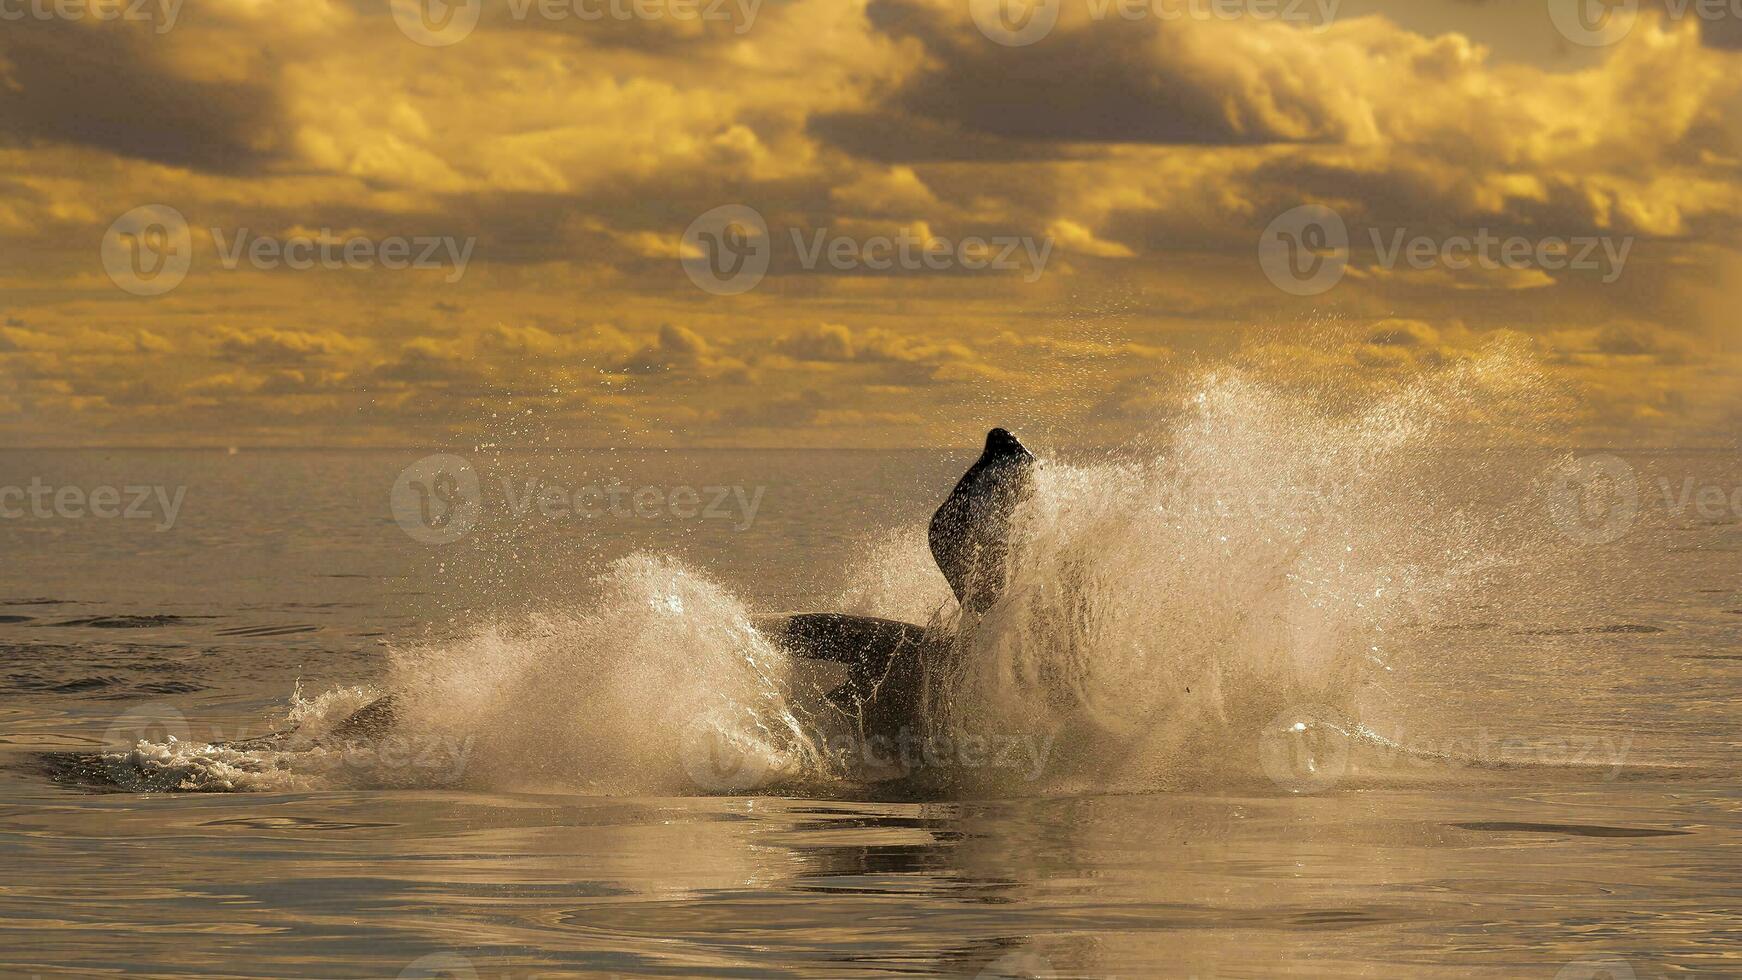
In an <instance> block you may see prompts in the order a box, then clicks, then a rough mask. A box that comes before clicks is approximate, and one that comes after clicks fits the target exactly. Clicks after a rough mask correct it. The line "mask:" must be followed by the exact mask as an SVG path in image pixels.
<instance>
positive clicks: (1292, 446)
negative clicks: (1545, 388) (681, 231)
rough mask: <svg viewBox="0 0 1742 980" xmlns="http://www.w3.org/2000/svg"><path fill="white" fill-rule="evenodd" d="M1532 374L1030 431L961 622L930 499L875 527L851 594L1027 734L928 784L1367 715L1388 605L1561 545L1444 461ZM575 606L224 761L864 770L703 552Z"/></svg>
mask: <svg viewBox="0 0 1742 980" xmlns="http://www.w3.org/2000/svg"><path fill="white" fill-rule="evenodd" d="M1538 384H1539V375H1538V374H1537V373H1536V371H1535V369H1534V367H1533V365H1531V363H1530V362H1529V361H1528V359H1526V358H1523V357H1522V356H1520V355H1519V354H1518V353H1517V352H1515V351H1508V350H1505V349H1496V350H1494V351H1491V352H1489V353H1488V354H1486V355H1484V356H1482V357H1478V358H1473V359H1470V360H1465V361H1459V362H1455V363H1451V364H1448V365H1444V366H1442V367H1440V368H1438V369H1436V370H1432V371H1429V372H1426V373H1424V374H1419V375H1412V376H1411V377H1410V378H1409V379H1407V380H1400V381H1398V382H1397V383H1395V384H1394V385H1392V386H1390V387H1389V388H1387V389H1384V390H1375V389H1372V388H1367V389H1363V391H1362V392H1361V397H1360V398H1359V399H1351V398H1350V397H1349V396H1348V394H1347V392H1346V391H1345V390H1342V389H1337V388H1333V387H1332V386H1326V387H1325V388H1324V389H1317V390H1315V389H1305V390H1303V389H1301V388H1298V387H1295V388H1284V387H1281V386H1278V385H1276V384H1275V383H1270V382H1261V381H1259V380H1255V378H1254V377H1253V376H1251V375H1249V374H1246V373H1243V372H1241V371H1239V370H1235V369H1221V370H1217V371H1213V372H1210V373H1207V374H1205V375H1203V376H1202V377H1201V378H1200V379H1199V381H1198V382H1197V383H1196V384H1195V385H1193V386H1190V387H1189V388H1188V389H1186V391H1185V393H1184V395H1183V396H1182V398H1181V399H1180V404H1179V406H1178V407H1177V408H1176V409H1175V410H1174V411H1173V412H1171V413H1170V416H1169V424H1168V425H1167V426H1165V427H1162V426H1159V425H1158V426H1157V427H1156V428H1155V430H1154V433H1153V434H1152V435H1150V436H1148V437H1146V438H1143V439H1140V440H1137V441H1135V442H1134V443H1132V444H1131V445H1128V446H1125V447H1121V448H1119V449H1118V450H1116V451H1114V452H1109V453H1103V454H1100V455H1098V456H1096V457H1094V458H1091V459H1087V460H1070V459H1065V458H1059V457H1058V455H1057V454H1054V453H1048V452H1046V451H1045V447H1040V448H1041V450H1042V452H1041V453H1040V455H1041V456H1042V457H1043V458H1048V459H1050V461H1049V462H1047V463H1045V464H1044V465H1043V466H1042V467H1041V468H1040V470H1039V471H1038V473H1037V474H1036V479H1035V484H1034V492H1033V494H1032V496H1031V497H1030V498H1029V499H1028V500H1027V501H1026V502H1025V503H1024V504H1023V505H1022V506H1021V507H1020V508H1019V510H1018V512H1017V514H1016V516H1015V519H1014V522H1013V541H1012V547H1011V549H1010V552H1009V555H1008V575H1009V583H1010V584H1009V588H1008V589H1007V591H1006V593H1005V595H1004V597H1003V598H1002V599H1001V600H1000V601H999V602H998V603H997V604H996V605H995V606H994V607H992V608H991V609H989V610H988V611H986V612H985V613H984V615H983V616H982V617H980V618H979V619H978V620H977V621H975V622H973V623H971V624H966V626H964V624H962V623H961V622H959V620H960V619H961V617H963V615H964V614H963V613H962V612H961V611H960V610H959V609H957V608H956V607H955V604H954V602H953V600H952V599H951V598H950V596H949V592H948V589H947V587H946V585H945V583H944V581H943V578H942V576H941V575H940V574H939V573H938V572H937V569H936V567H935V565H934V564H933V563H932V560H931V557H930V555H929V553H928V551H927V549H926V546H925V531H924V527H923V526H916V527H912V528H902V529H898V530H896V531H894V532H890V533H886V534H884V535H881V536H879V537H876V538H874V539H873V540H870V541H868V542H867V545H866V548H865V554H866V556H867V557H866V558H865V560H864V561H863V562H862V563H861V564H860V565H859V566H858V567H857V568H855V569H854V570H852V572H851V574H850V576H849V577H848V580H847V582H846V583H845V584H844V586H843V587H842V589H841V591H840V600H841V605H840V608H843V609H845V610H847V611H851V612H857V613H865V614H872V615H880V616H887V617H890V618H898V619H905V620H908V621H913V622H929V623H930V624H931V627H930V628H931V629H932V631H933V634H934V635H936V636H938V637H941V638H945V639H942V640H941V641H940V649H939V650H938V651H937V655H936V656H935V657H933V659H932V661H931V663H932V665H933V667H934V668H935V669H934V670H933V672H932V674H931V676H930V677H929V680H928V686H927V691H926V717H925V718H924V719H923V721H922V724H923V727H924V729H925V732H926V733H927V734H928V735H930V736H933V737H942V738H946V739H959V738H960V737H962V736H964V735H967V736H972V737H974V738H977V739H980V740H982V744H983V743H984V741H985V740H991V742H992V744H993V745H994V746H996V745H997V744H999V742H1000V741H1001V740H1002V741H1003V742H1008V743H1010V744H1012V745H1014V744H1015V743H1016V742H1017V740H1021V741H1022V744H1023V746H1024V747H1025V749H1026V750H1035V749H1037V748H1039V747H1041V746H1043V745H1044V748H1045V750H1046V751H1045V752H1044V753H1041V752H1039V751H1034V752H1033V753H1032V759H1031V761H1032V763H1033V765H1025V766H1021V767H1018V766H1000V765H984V764H978V765H976V764H972V763H971V762H970V763H969V764H966V765H962V764H959V763H961V762H962V761H963V759H962V758H961V757H960V756H956V757H952V759H951V760H948V761H946V762H945V763H942V764H940V766H939V767H938V768H940V769H942V770H946V771H945V772H943V773H942V774H941V776H940V774H939V773H937V772H934V773H931V774H929V775H930V776H932V777H936V778H933V779H932V780H931V781H930V782H929V786H930V788H931V791H932V792H945V793H968V792H987V793H1040V792H1044V793H1057V792H1090V791H1118V790H1151V789H1159V788H1173V787H1204V786H1220V787H1232V786H1236V785H1242V784H1248V783H1250V782H1251V781H1255V780H1256V781H1262V779H1263V773H1262V770H1263V764H1264V763H1263V759H1261V757H1260V756H1261V748H1262V746H1261V744H1260V739H1259V738H1258V737H1257V734H1258V733H1259V732H1261V731H1262V730H1264V728H1265V726H1266V725H1267V724H1269V723H1270V722H1272V720H1273V719H1274V718H1276V717H1277V716H1278V715H1279V714H1282V713H1286V712H1288V711H1290V710H1291V709H1298V708H1299V707H1301V706H1303V705H1309V706H1312V707H1313V708H1314V710H1315V711H1317V712H1319V713H1320V714H1321V715H1329V716H1331V719H1330V724H1331V726H1332V727H1331V729H1330V730H1332V731H1343V732H1352V731H1359V732H1362V733H1364V734H1363V740H1365V741H1372V740H1373V739H1372V738H1369V737H1368V736H1371V735H1372V732H1373V728H1372V727H1370V726H1369V725H1368V723H1367V721H1366V720H1365V719H1364V716H1365V715H1367V714H1369V713H1370V712H1371V710H1372V702H1371V699H1370V698H1369V695H1370V694H1372V693H1373V692H1374V691H1376V690H1377V691H1380V692H1381V693H1383V692H1384V691H1385V689H1387V688H1388V687H1390V688H1393V689H1394V688H1396V687H1398V686H1400V685H1406V684H1407V683H1408V678H1409V676H1410V671H1411V668H1412V667H1413V666H1415V664H1416V661H1418V660H1419V658H1421V657H1424V656H1427V657H1431V656H1432V651H1431V650H1424V649H1422V648H1421V647H1420V646H1419V645H1418V644H1417V643H1416V642H1415V637H1418V636H1419V631H1415V632H1414V633H1412V632H1411V631H1410V629H1409V627H1411V626H1412V625H1414V624H1419V623H1421V622H1423V621H1430V620H1433V619H1434V618H1436V617H1439V616H1444V615H1447V611H1448V610H1449V609H1451V608H1453V607H1454V606H1456V605H1457V604H1458V603H1459V602H1461V601H1463V600H1465V599H1467V598H1468V597H1470V596H1471V595H1476V594H1480V593H1481V592H1483V591H1484V590H1485V589H1488V588H1491V587H1492V585H1493V583H1494V581H1495V579H1496V576H1498V575H1500V574H1503V573H1504V572H1505V571H1506V570H1507V569H1508V568H1510V567H1511V566H1514V565H1516V564H1518V563H1519V562H1520V561H1521V560H1522V559H1524V558H1525V557H1526V556H1535V557H1536V558H1537V559H1539V560H1540V559H1541V556H1542V555H1545V554H1547V553H1548V552H1549V551H1550V550H1552V549H1549V548H1547V547H1546V545H1545V544H1544V534H1545V533H1546V532H1545V529H1544V522H1543V520H1542V516H1541V515H1540V514H1524V513H1522V512H1514V511H1508V510H1507V509H1506V508H1504V507H1502V508H1500V509H1498V510H1497V509H1494V508H1488V509H1484V510H1480V511H1478V510H1476V509H1473V508H1472V507H1471V506H1469V505H1468V501H1467V500H1465V499H1463V498H1462V497H1460V496H1459V495H1458V494H1453V493H1449V492H1448V490H1447V486H1448V484H1447V474H1448V473H1456V474H1457V475H1458V476H1459V478H1460V480H1461V483H1460V485H1461V486H1471V485H1477V486H1479V485H1481V484H1482V483H1483V481H1484V480H1487V481H1489V482H1490V483H1493V482H1497V481H1498V482H1504V481H1508V480H1510V481H1512V482H1513V484H1514V485H1515V486H1516V483H1517V480H1518V475H1517V474H1516V473H1515V472H1507V473H1505V474H1504V475H1503V474H1502V470H1504V466H1502V465H1501V463H1500V461H1499V459H1498V457H1497V456H1496V455H1495V454H1494V453H1493V452H1491V451H1489V450H1486V449H1484V448H1483V446H1484V440H1485V439H1486V438H1488V437H1490V436H1492V435H1493V434H1494V433H1497V432H1505V433H1507V434H1508V438H1514V437H1515V436H1516V433H1517V431H1518V429H1519V426H1520V425H1521V424H1527V423H1528V420H1529V419H1530V418H1532V417H1533V414H1532V413H1533V409H1532V408H1531V404H1532V401H1533V399H1534V398H1535V394H1534V392H1535V390H1536V387H1537V385H1538ZM1521 420H1523V422H1521ZM1490 470H1491V471H1492V472H1491V473H1490V472H1489V471H1490ZM575 606H576V608H574V609H570V610H568V611H564V612H557V613H544V614H540V615H535V616H530V617H527V618H524V619H521V620H517V621H513V622H505V623H502V622H499V623H492V624H488V625H485V626H482V627H480V628H477V629H475V630H474V631H472V632H471V633H470V634H469V635H467V636H464V637H463V638H461V639H458V640H453V641H447V642H441V643H431V644H426V645H422V646H417V647H412V648H406V649H401V650H396V651H395V652H394V653H393V656H392V668H391V672H390V676H389V678H388V681H387V684H386V686H387V688H388V689H390V690H393V691H394V692H396V696H397V697H398V698H399V704H400V721H399V723H398V725H396V730H398V731H399V732H400V733H401V735H400V736H399V737H401V738H403V739H404V740H405V741H404V744H403V745H401V746H399V747H398V755H399V757H400V759H401V761H400V762H398V763H395V762H393V761H392V760H383V759H382V758H381V757H380V755H379V754H377V755H376V756H372V757H369V758H367V759H365V760H364V764H359V763H356V762H354V761H353V762H349V763H347V764H344V765H341V766H337V767H335V766H334V765H333V764H332V763H331V758H332V755H333V753H334V752H338V751H340V750H339V749H336V748H334V747H333V746H332V745H331V744H330V743H331V739H330V738H329V737H328V736H329V735H330V734H331V733H332V732H333V726H334V725H335V724H337V722H338V721H340V720H342V719H343V718H344V717H346V716H348V715H349V714H350V712H351V711H353V710H355V709H356V708H357V707H358V706H359V705H360V704H362V703H365V702H366V700H367V697H368V695H369V694H370V693H371V692H366V691H360V690H357V689H350V690H345V691H336V692H328V693H327V694H326V695H323V696H322V697H320V698H316V699H313V700H310V701H303V700H300V699H298V700H297V701H296V702H295V705H294V707H293V711H292V716H291V718H290V721H291V722H293V723H294V724H295V726H296V729H295V732H294V733H293V734H292V735H290V736H287V741H284V742H281V743H279V744H275V745H274V746H272V747H271V749H270V751H271V752H272V753H276V754H273V755H266V754H258V755H256V756H255V757H254V758H253V759H251V760H249V759H240V760H239V759H232V758H228V757H226V758H225V759H223V760H220V761H222V763H223V765H224V766H225V767H227V768H225V769H223V770H222V771H220V772H219V773H218V775H217V776H215V777H213V782H214V783H215V784H216V785H218V786H220V787H225V786H235V787H241V788H250V787H254V786H258V785H260V784H262V783H263V782H266V781H269V779H270V778H278V779H281V780H292V779H306V778H314V777H313V776H312V775H311V773H315V772H319V773H320V777H319V778H322V779H325V780H327V781H328V783H329V784H337V783H343V784H344V785H380V786H399V785H461V786H477V787H489V788H497V789H553V788H561V789H568V790H581V791H585V792H594V793H602V794H628V793H635V794H660V793H670V794H690V793H695V792H697V791H698V790H700V791H715V792H720V791H724V792H741V791H747V790H756V789H765V788H768V787H774V788H777V789H781V790H783V791H796V792H822V793H835V792H843V791H848V788H847V787H845V786H844V785H843V781H844V780H850V779H852V778H854V777H855V776H856V775H862V773H860V772H859V767H857V766H856V765H855V764H854V763H855V760H853V759H852V758H850V756H851V755H852V750H851V749H850V748H849V749H847V750H842V749H841V748H840V747H839V746H838V744H837V743H835V742H833V741H832V740H833V739H835V738H837V737H838V736H839V734H840V730H841V729H840V720H839V718H838V717H836V716H834V715H832V713H831V712H830V711H829V710H828V709H827V708H826V707H825V706H823V705H822V703H821V701H820V698H818V697H817V694H818V693H819V691H820V690H821V688H818V687H816V686H815V685H814V684H811V683H810V682H809V681H807V680H806V679H805V673H806V671H807V670H808V669H809V667H808V666H802V667H801V666H800V665H799V664H795V663H794V662H793V661H792V660H791V659H790V658H789V656H788V655H787V654H786V653H784V652H783V651H782V650H780V649H779V648H778V647H776V646H774V645H772V644H770V643H769V641H768V640H767V639H766V638H764V637H763V636H762V635H761V634H759V633H758V632H757V631H756V630H755V629H754V628H753V627H752V625H751V622H752V620H751V612H750V610H749V609H747V608H746V606H745V604H744V603H743V602H742V601H740V600H739V599H738V598H736V597H734V596H733V595H731V594H730V593H729V592H728V591H727V590H726V589H725V588H723V587H721V586H720V585H718V584H716V583H714V582H712V581H710V580H709V579H707V578H706V577H705V576H704V575H703V574H700V573H698V572H696V571H694V570H691V569H688V568H685V567H684V566H682V565H680V564H678V563H676V562H674V561H672V560H670V559H668V558H665V557H661V556H657V555H647V554H641V555H634V556H631V557H628V558H625V559H622V560H620V561H618V562H616V563H614V564H612V565H610V566H608V567H607V568H605V569H604V570H603V572H602V574H601V575H600V576H599V577H598V579H597V580H596V581H595V582H594V588H593V589H592V590H591V591H590V593H589V595H588V596H587V597H586V598H585V599H584V601H583V600H577V602H576V603H575ZM1303 731H1305V729H1304V728H1303ZM1306 734H1307V735H1311V736H1315V737H1316V736H1319V735H1322V734H1323V732H1322V731H1320V732H1306ZM1374 738H1376V736H1374ZM146 748H147V750H148V751H149V750H150V747H146ZM208 748H209V747H208ZM264 751H265V750H262V752H264ZM177 752H180V753H182V754H183V755H185V754H186V752H185V751H184V750H182V749H178V750H176V752H172V753H171V756H172V758H174V759H180V758H181V756H179V755H177V754H176V753H177ZM444 753H445V754H444ZM414 757H415V758H427V759H431V760H434V761H433V762H431V763H430V764H429V765H426V766H423V767H419V766H416V765H412V764H410V763H407V762H404V761H403V760H404V759H407V758H414ZM444 759H445V760H447V763H446V765H445V767H444V765H443V764H442V760H444ZM183 761H185V760H183ZM176 764H180V762H177V763H176ZM237 770H249V771H250V773H252V774H251V775H247V776H246V777H238V776H237V775H236V771H237ZM262 771H264V772H270V773H279V774H280V775H279V776H277V777H265V776H259V772H262ZM195 782H196V783H197V782H198V780H197V778H196V779H195Z"/></svg>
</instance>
